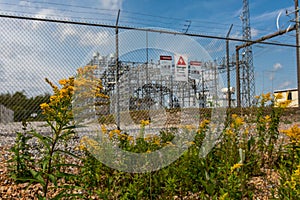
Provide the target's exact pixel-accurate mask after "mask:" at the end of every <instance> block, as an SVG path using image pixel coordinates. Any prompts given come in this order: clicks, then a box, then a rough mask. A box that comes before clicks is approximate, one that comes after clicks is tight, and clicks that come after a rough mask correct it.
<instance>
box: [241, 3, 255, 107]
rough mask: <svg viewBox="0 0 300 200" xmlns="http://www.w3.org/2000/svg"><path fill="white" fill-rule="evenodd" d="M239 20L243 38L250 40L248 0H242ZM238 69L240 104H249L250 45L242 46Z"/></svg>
mask: <svg viewBox="0 0 300 200" xmlns="http://www.w3.org/2000/svg"><path fill="white" fill-rule="evenodd" d="M241 20H242V27H243V39H244V40H251V28H250V11H249V2H248V0H243V12H242V15H241ZM240 69H241V70H240V72H241V74H240V77H241V78H240V82H241V106H243V107H246V106H251V105H252V101H253V97H254V95H255V80H254V67H253V54H252V47H251V45H250V46H247V47H245V48H243V51H242V61H241V65H240Z"/></svg>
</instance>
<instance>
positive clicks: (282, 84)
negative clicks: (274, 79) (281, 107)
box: [279, 81, 292, 89]
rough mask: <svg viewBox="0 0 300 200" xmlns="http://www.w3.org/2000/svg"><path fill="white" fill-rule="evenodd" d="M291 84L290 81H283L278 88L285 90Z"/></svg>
mask: <svg viewBox="0 0 300 200" xmlns="http://www.w3.org/2000/svg"><path fill="white" fill-rule="evenodd" d="M291 84H292V82H291V81H285V82H283V83H281V84H280V85H279V88H280V89H286V88H287V87H289V86H290V85H291Z"/></svg>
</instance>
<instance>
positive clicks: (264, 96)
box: [261, 92, 272, 102]
mask: <svg viewBox="0 0 300 200" xmlns="http://www.w3.org/2000/svg"><path fill="white" fill-rule="evenodd" d="M261 96H262V101H264V102H267V101H270V100H271V99H272V98H271V93H270V92H268V93H267V94H262V95H261Z"/></svg>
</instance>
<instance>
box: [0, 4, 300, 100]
mask: <svg viewBox="0 0 300 200" xmlns="http://www.w3.org/2000/svg"><path fill="white" fill-rule="evenodd" d="M242 3H243V1H242V0H226V1H220V0H218V1H217V0H185V1H182V0H172V1H171V0H165V1H162V0H159V1H158V0H86V1H79V0H70V1H66V2H63V3H62V2H61V1H57V0H56V1H50V0H36V1H34V0H21V1H15V0H0V13H1V14H18V15H30V16H37V17H50V18H60V19H67V20H70V19H71V20H81V21H82V20H83V21H88V22H99V23H105V24H115V19H116V15H117V10H118V9H121V15H120V25H124V26H134V27H160V28H168V29H171V30H175V31H185V30H186V28H187V25H188V24H190V27H189V29H188V33H199V34H204V35H215V36H221V37H224V36H226V34H227V32H228V29H229V27H230V25H231V24H233V29H232V31H231V34H230V37H232V38H241V36H242V26H241V25H242V23H241V19H240V15H241V11H242ZM249 6H250V23H251V29H252V30H251V33H252V39H257V38H260V37H262V36H264V35H267V34H270V33H273V32H276V31H277V26H276V19H277V16H278V14H279V12H282V13H283V14H282V15H281V17H280V19H279V24H280V28H281V29H285V28H287V27H288V26H289V24H291V22H290V20H292V19H293V17H294V16H293V15H291V16H290V17H288V16H286V15H285V10H288V11H290V12H292V11H293V7H294V1H293V0H273V1H270V0H268V1H267V0H249ZM39 28H41V29H42V28H43V27H42V25H41V26H39V25H36V24H35V25H34V26H33V30H37V29H39ZM0 30H1V32H2V34H6V32H5V31H6V30H5V28H4V27H3V26H2V29H0ZM14 30H15V31H16V33H17V28H14ZM44 31H45V30H44ZM112 33H113V32H109V31H107V32H102V33H96V31H94V32H93V31H87V33H86V34H84V35H81V40H80V39H79V44H80V45H82V47H80V48H82V49H83V51H84V52H90V51H92V50H93V48H94V47H92V45H91V44H86V42H87V41H89V40H87V39H86V38H99V40H101V39H102V40H103V39H105V38H107V37H108V35H110V34H112ZM53 35H55V36H56V37H58V38H60V40H61V41H63V43H61V45H59V44H58V43H57V46H59V47H60V48H62V49H63V48H64V46H63V44H64V42H65V44H68V45H70V43H68V39H70V38H71V37H75V36H76V30H74V29H72V28H70V27H69V28H68V29H63V30H59V31H58V32H57V33H53ZM14 37H16V38H14ZM20 37H21V36H18V37H17V34H16V36H13V34H12V36H11V38H10V40H11V41H14V42H16V41H18V38H19V40H20V42H21V41H22V39H20ZM23 37H26V36H23ZM27 37H28V36H27ZM193 39H195V40H196V41H197V42H199V44H200V45H201V46H203V47H204V48H207V51H208V52H209V53H210V56H211V57H212V58H213V59H214V58H216V57H220V56H222V55H223V54H222V53H225V51H224V43H225V42H224V41H217V42H215V43H218V44H222V45H219V46H216V45H212V44H213V41H210V42H207V41H206V42H205V41H204V40H203V39H198V38H193ZM60 40H58V41H57V42H59V41H60ZM70 41H71V40H69V42H70ZM269 41H272V42H280V43H288V44H295V32H291V33H288V34H286V35H284V36H280V37H276V38H274V39H272V40H269ZM207 43H208V44H207ZM5 44H8V42H7V41H6V43H5ZM238 44H241V43H238V42H231V43H230V52H231V53H232V54H233V53H234V46H235V45H238ZM31 45H33V46H34V44H31ZM44 45H46V44H44ZM71 45H75V44H72V43H71ZM210 45H212V46H210ZM46 46H47V47H48V48H49V46H50V45H49V44H47V45H46ZM57 46H56V47H57ZM218 47H220V49H219V50H217V49H218ZM41 48H43V47H41ZM27 49H28V48H27ZM74 51H75V52H74V53H73V54H74V55H77V53H78V52H76V50H74ZM0 52H1V49H0ZM6 53H7V50H5V52H4V51H3V50H2V54H4V55H6ZM28 56H29V57H28V58H27V59H26V58H25V59H24V58H23V60H30V59H29V58H30V56H32V53H28ZM253 56H254V57H253V62H254V69H255V79H256V93H257V94H259V93H262V92H268V91H272V90H275V89H287V88H295V87H296V83H297V81H296V62H295V49H294V48H291V47H279V46H271V45H262V44H257V45H254V46H253ZM24 57H25V55H24ZM82 59H83V58H78V57H76V59H74V60H72V61H70V64H69V65H72V64H74V65H76V64H78V63H80V64H82V62H83V60H82ZM85 59H86V58H85ZM9 62H11V63H13V62H17V61H13V60H10V61H7V59H4V58H3V59H2V60H0V66H2V69H1V68H0V71H1V72H2V74H5V73H6V74H8V73H9V72H8V71H10V69H8V68H5V66H6V64H5V63H9ZM18 62H19V61H18ZM47 62H49V63H51V64H52V65H55V63H54V61H53V60H51V59H45V60H44V61H43V63H38V64H36V65H39V66H41V65H43V66H44V69H43V72H45V74H42V75H41V72H40V71H37V72H38V73H39V75H38V76H39V77H43V76H46V75H47V73H50V70H49V68H48V67H47V65H50V64H49V63H47ZM22 64H24V63H22ZM25 64H26V63H25ZM25 64H24V66H25ZM32 64H33V63H28V66H29V65H31V66H32ZM56 65H57V66H58V64H56ZM7 66H8V65H7ZM15 70H19V69H15ZM31 70H32V69H31ZM35 70H36V69H35ZM47 70H48V72H47V73H46V71H47ZM72 70H74V68H71V69H69V68H65V69H64V72H63V73H57V74H56V75H55V76H54V78H55V79H59V78H62V77H61V76H62V74H64V75H65V74H71V73H72V72H71V71H72ZM23 71H27V70H24V69H23ZM29 71H30V69H29ZM24 73H26V72H24ZM24 73H22V75H24ZM27 73H28V72H27ZM31 76H32V75H31ZM31 76H30V75H28V77H27V78H28V79H29V80H31V79H32V77H31ZM4 78H5V77H4ZM4 78H3V77H2V79H3V80H4ZM0 81H1V77H0ZM5 84H6V85H7V86H9V85H10V87H12V86H11V85H12V83H8V82H7V83H5ZM38 84H42V80H41V82H38ZM22 85H24V84H20V85H19V88H22ZM25 89H26V88H25ZM0 92H4V91H0Z"/></svg>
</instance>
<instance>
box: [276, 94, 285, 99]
mask: <svg viewBox="0 0 300 200" xmlns="http://www.w3.org/2000/svg"><path fill="white" fill-rule="evenodd" d="M282 98H283V95H282V93H278V94H276V95H275V99H282Z"/></svg>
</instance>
